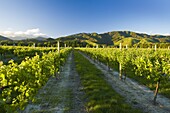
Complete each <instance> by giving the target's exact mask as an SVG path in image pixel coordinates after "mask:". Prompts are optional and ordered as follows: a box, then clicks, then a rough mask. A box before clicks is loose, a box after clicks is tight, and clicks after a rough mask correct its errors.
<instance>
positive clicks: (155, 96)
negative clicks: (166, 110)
mask: <svg viewBox="0 0 170 113" xmlns="http://www.w3.org/2000/svg"><path fill="white" fill-rule="evenodd" d="M159 84H160V79H159V80H158V82H157V84H156V90H155V93H154V99H153V103H154V105H156V98H157V95H158V91H159Z"/></svg>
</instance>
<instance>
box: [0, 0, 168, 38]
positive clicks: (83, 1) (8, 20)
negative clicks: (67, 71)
mask: <svg viewBox="0 0 170 113" xmlns="http://www.w3.org/2000/svg"><path fill="white" fill-rule="evenodd" d="M169 6H170V0H0V34H1V35H2V34H3V35H9V34H10V35H18V36H19V35H30V36H32V35H34V36H38V35H44V36H45V35H47V36H51V37H54V38H56V37H60V36H66V35H71V34H75V33H80V32H88V33H91V32H97V33H104V32H109V31H117V30H130V31H137V32H144V33H148V34H170V7H169Z"/></svg>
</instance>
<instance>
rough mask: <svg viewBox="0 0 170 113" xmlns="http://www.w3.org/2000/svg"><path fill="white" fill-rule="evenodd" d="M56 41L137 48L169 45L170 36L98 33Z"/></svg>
mask: <svg viewBox="0 0 170 113" xmlns="http://www.w3.org/2000/svg"><path fill="white" fill-rule="evenodd" d="M56 40H61V41H62V42H65V43H68V42H74V43H78V44H83V43H84V44H88V45H91V46H95V45H109V46H113V45H114V46H118V45H119V44H120V43H122V45H123V46H125V45H128V46H139V45H150V44H170V36H163V35H148V34H144V33H136V32H131V31H112V32H107V33H103V34H98V33H79V34H74V35H70V36H66V37H60V38H58V39H56Z"/></svg>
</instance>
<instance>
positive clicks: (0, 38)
mask: <svg viewBox="0 0 170 113" xmlns="http://www.w3.org/2000/svg"><path fill="white" fill-rule="evenodd" d="M1 40H11V39H9V38H7V37H4V36H1V35H0V41H1Z"/></svg>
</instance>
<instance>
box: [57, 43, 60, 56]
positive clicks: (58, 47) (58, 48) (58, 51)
mask: <svg viewBox="0 0 170 113" xmlns="http://www.w3.org/2000/svg"><path fill="white" fill-rule="evenodd" d="M57 45H58V53H60V41H58V43H57Z"/></svg>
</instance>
